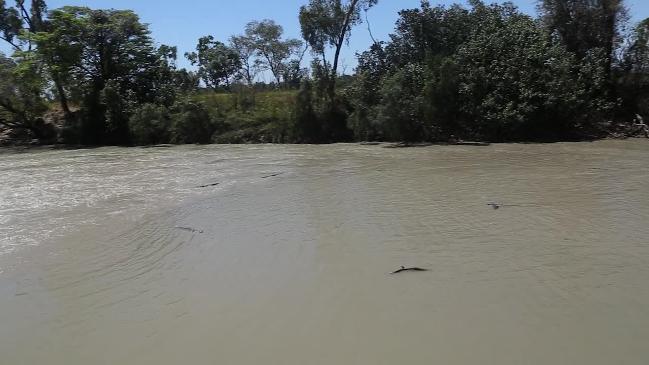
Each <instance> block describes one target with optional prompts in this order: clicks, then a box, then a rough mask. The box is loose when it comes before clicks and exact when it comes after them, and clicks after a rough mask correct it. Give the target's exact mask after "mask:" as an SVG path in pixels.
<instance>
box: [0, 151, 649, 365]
mask: <svg viewBox="0 0 649 365" xmlns="http://www.w3.org/2000/svg"><path fill="white" fill-rule="evenodd" d="M648 158H649V144H648V143H646V142H645V141H627V142H617V141H605V142H597V143H583V144H551V145H494V146H490V147H458V146H453V147H441V146H436V147H426V148H413V149H386V148H382V147H380V146H356V145H334V146H206V147H198V146H191V147H175V148H171V149H116V148H106V149H96V150H82V151H40V152H32V153H24V154H15V153H8V152H5V153H2V154H0V169H1V170H2V171H3V172H2V175H1V176H0V323H1V324H2V325H1V326H0V354H2V355H1V358H2V361H1V363H2V364H5V363H6V364H39V363H47V364H66V365H67V364H103V363H105V364H178V363H196V364H203V363H219V364H262V363H263V364H336V363H339V364H394V363H403V362H419V363H427V364H433V363H435V364H437V363H439V364H589V365H590V364H618V363H624V364H645V363H646V360H647V359H648V358H649V348H647V346H646V344H647V342H648V341H649V286H647V282H649V247H648V245H649V244H648V243H647V242H648V241H647V239H646V238H647V237H649V226H648V225H647V222H649V196H648V195H647V191H649V189H648V188H649V163H648V162H647V161H648ZM215 184H218V185H215ZM489 202H497V203H501V204H503V206H502V207H501V208H500V209H493V208H491V207H490V206H488V205H487V203H489ZM401 265H406V266H408V265H412V266H419V267H424V268H427V269H429V270H430V271H427V272H421V273H403V274H399V275H389V272H390V271H393V270H395V269H397V268H399V267H400V266H401Z"/></svg>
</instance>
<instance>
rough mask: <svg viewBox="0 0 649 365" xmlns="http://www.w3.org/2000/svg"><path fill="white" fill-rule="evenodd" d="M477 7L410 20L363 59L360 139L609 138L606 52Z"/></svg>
mask: <svg viewBox="0 0 649 365" xmlns="http://www.w3.org/2000/svg"><path fill="white" fill-rule="evenodd" d="M471 5H472V6H471V8H470V9H464V8H462V7H460V6H458V5H455V6H452V7H450V8H445V7H442V6H438V7H431V6H430V5H429V4H428V2H423V3H422V7H421V8H420V9H413V10H407V11H403V12H402V13H401V17H400V19H399V21H398V23H397V28H396V30H395V34H393V35H392V36H391V42H389V43H387V44H375V45H374V46H373V47H372V48H371V49H370V50H369V51H367V52H365V53H363V54H361V55H360V57H359V68H358V70H357V78H356V85H355V87H353V88H352V93H351V95H352V103H353V105H354V109H355V110H354V112H353V114H352V117H351V119H350V126H351V127H352V128H353V129H354V132H355V134H356V136H357V138H383V139H389V140H403V141H413V140H446V139H449V138H451V137H453V136H454V137H459V138H466V139H481V140H490V141H512V140H557V139H572V138H583V137H589V136H597V135H601V133H602V132H603V131H602V129H601V127H602V125H603V123H604V122H605V121H607V120H608V119H610V118H613V117H614V116H615V112H616V110H617V111H618V113H619V108H618V109H616V106H617V105H618V101H617V100H616V99H615V97H614V95H611V93H610V92H609V85H608V83H609V82H610V79H609V78H608V72H607V69H606V67H607V54H606V53H604V51H603V49H601V48H594V49H591V50H590V51H589V52H587V53H586V55H585V56H584V57H583V58H579V57H578V56H577V54H575V53H573V52H570V51H569V50H568V49H567V47H566V46H565V45H564V44H563V43H562V42H561V41H560V39H557V38H554V37H553V36H552V34H550V33H548V30H546V29H545V28H544V27H543V24H542V23H541V22H539V21H537V20H535V19H532V18H531V17H529V16H528V15H525V14H522V13H520V12H519V11H518V10H517V9H516V8H515V7H514V6H513V5H511V4H505V5H484V4H483V3H482V2H480V1H472V2H471ZM593 11H594V10H593ZM637 38H639V39H640V38H642V36H638V37H637ZM644 43H645V44H646V41H645V42H644ZM637 48H638V47H636V49H637ZM636 58H637V57H636ZM636 63H637V62H636Z"/></svg>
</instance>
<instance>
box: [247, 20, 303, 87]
mask: <svg viewBox="0 0 649 365" xmlns="http://www.w3.org/2000/svg"><path fill="white" fill-rule="evenodd" d="M283 33H284V28H282V26H281V25H278V24H277V23H275V22H274V21H273V20H269V19H264V20H262V21H260V22H259V21H253V22H250V23H248V25H246V37H247V38H248V39H249V40H250V42H251V44H252V46H253V47H254V49H255V50H256V52H257V55H258V56H259V57H261V59H260V60H259V61H260V67H263V68H264V69H267V70H270V72H271V73H272V74H273V76H274V77H275V82H276V83H277V85H280V84H281V83H282V78H283V77H284V81H287V80H286V76H287V72H290V70H289V68H290V67H291V66H290V65H289V61H288V60H289V58H290V57H291V55H293V54H295V53H296V52H297V51H298V50H299V49H300V48H301V47H302V41H300V40H299V39H286V40H283V39H282V35H283ZM300 61H301V60H300ZM292 67H293V68H295V67H296V66H295V64H293V66H292ZM297 69H298V70H300V62H299V61H298V62H297ZM289 75H290V74H289Z"/></svg>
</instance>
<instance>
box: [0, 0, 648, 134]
mask: <svg viewBox="0 0 649 365" xmlns="http://www.w3.org/2000/svg"><path fill="white" fill-rule="evenodd" d="M377 1H378V0H346V1H343V0H309V1H308V2H307V3H306V4H305V5H304V6H302V7H301V8H300V9H299V13H298V17H299V22H300V25H301V33H302V34H301V35H302V39H301V40H300V39H292V38H286V37H285V36H284V31H283V28H282V26H281V25H279V24H276V23H275V22H274V21H272V20H268V19H265V20H261V21H251V22H250V23H248V24H247V25H246V27H245V29H244V30H243V31H242V33H241V34H237V35H233V36H232V37H230V38H229V39H227V40H224V41H220V40H217V39H216V38H215V37H214V36H212V35H206V36H204V37H201V38H200V39H199V40H198V41H197V45H196V49H195V51H193V52H188V53H186V54H185V55H184V56H185V57H186V58H187V59H188V61H189V62H190V63H191V64H192V65H193V66H194V69H193V70H186V69H183V68H179V67H178V66H177V58H178V55H177V53H178V52H177V48H176V47H173V46H168V45H156V44H155V42H154V40H153V38H152V36H151V33H150V31H149V29H148V26H147V25H146V24H143V23H142V22H141V21H140V19H139V17H138V16H137V14H135V13H134V12H132V11H129V10H114V9H90V8H87V7H73V6H66V7H62V8H58V9H53V10H49V9H48V8H47V5H46V3H45V1H44V0H32V1H31V2H27V1H25V0H17V1H15V4H13V5H11V6H10V5H9V4H8V3H7V2H6V1H5V0H0V40H1V41H4V42H5V43H6V44H8V45H9V46H10V47H11V48H12V49H13V50H12V54H11V55H3V54H0V133H4V134H5V135H9V136H13V137H15V138H23V139H28V140H31V139H36V140H39V141H41V142H43V143H52V142H57V143H66V144H82V145H146V144H160V143H179V144H180V143H212V142H217V143H229V142H291V143H294V142H297V143H328V142H338V141H374V140H382V141H404V142H417V141H448V140H457V139H465V140H484V141H494V142H499V141H550V140H577V139H585V138H600V137H606V136H610V135H612V134H613V135H628V134H632V133H633V132H634V131H635V130H636V129H637V127H638V126H641V125H642V122H641V121H642V118H643V117H645V116H647V115H649V110H648V108H649V104H648V103H647V102H648V101H649V77H648V76H649V19H648V20H645V21H642V22H640V23H639V24H636V25H633V24H631V22H630V18H629V15H628V14H629V11H628V9H627V8H626V6H625V3H624V1H622V0H542V1H539V2H538V16H537V17H532V16H530V15H527V14H524V13H522V12H520V11H519V10H518V9H517V8H516V7H515V6H514V5H513V4H511V3H503V4H486V3H484V2H482V1H479V0H471V1H469V5H468V6H467V7H465V6H462V5H458V4H456V5H451V6H448V7H447V6H433V5H431V4H430V2H429V1H426V0H424V1H422V3H421V6H420V7H418V8H415V9H406V10H403V11H401V12H400V13H399V18H398V21H397V23H396V25H395V29H394V31H393V33H392V34H391V35H390V37H389V39H388V40H386V41H376V40H375V41H374V42H373V44H372V45H371V47H370V48H369V49H368V50H366V51H364V52H362V53H359V54H358V55H357V58H358V67H357V68H356V70H355V72H354V73H353V74H352V75H341V73H340V67H341V65H340V55H341V51H342V49H343V48H344V46H345V44H346V43H347V42H348V40H349V38H350V37H351V35H352V30H353V29H354V28H355V27H356V26H358V25H359V24H360V23H362V22H363V15H366V13H367V12H368V11H369V10H371V8H372V7H373V6H374V5H376V4H377ZM368 29H369V26H368ZM307 52H310V53H311V55H312V56H313V57H312V61H311V64H310V65H308V66H309V67H306V65H304V60H305V56H306V54H307ZM260 75H268V76H271V77H272V81H271V82H269V83H264V82H260ZM2 131H4V132H2Z"/></svg>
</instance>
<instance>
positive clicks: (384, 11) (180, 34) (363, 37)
mask: <svg viewBox="0 0 649 365" xmlns="http://www.w3.org/2000/svg"><path fill="white" fill-rule="evenodd" d="M307 2H308V0H229V1H226V0H187V1H178V0H49V1H47V3H48V5H49V7H50V8H51V9H53V8H57V7H60V6H63V5H82V6H88V7H92V8H115V9H132V10H134V11H135V12H137V13H138V14H139V15H140V17H141V19H142V21H143V22H145V23H149V24H150V28H151V30H152V32H153V36H154V38H155V40H156V42H158V43H164V44H168V45H175V46H178V51H179V52H178V53H179V56H182V55H183V54H184V53H185V52H187V51H191V50H193V48H194V47H195V44H196V41H197V39H198V38H199V37H201V36H204V35H208V34H211V35H214V36H215V37H216V38H217V39H219V40H221V41H226V40H227V39H228V38H229V37H230V36H231V35H233V34H237V33H241V32H242V31H243V28H244V26H245V24H246V23H247V22H249V21H251V20H260V19H265V18H268V19H273V20H275V21H276V22H277V23H279V24H281V25H282V26H284V29H285V34H286V35H287V36H290V37H295V38H300V26H299V22H298V11H299V8H300V6H301V5H304V4H306V3H307ZM454 2H460V3H464V1H457V0H455V1H453V0H443V1H435V0H431V3H432V4H451V3H454ZM486 2H490V1H486ZM513 2H514V3H515V4H516V5H518V6H519V8H520V9H521V10H522V11H524V12H526V13H530V14H534V13H535V4H536V0H515V1H513ZM419 4H420V0H379V4H378V5H377V6H376V7H374V8H373V9H372V10H370V13H369V19H370V23H371V25H372V32H373V34H374V36H375V38H377V39H379V40H383V39H387V36H388V34H389V33H390V32H391V31H392V29H393V28H394V22H395V21H396V19H397V16H398V15H397V13H398V11H399V10H401V9H405V8H414V7H418V6H419ZM627 4H628V6H629V7H630V8H631V15H632V17H633V19H634V20H635V21H638V20H642V19H644V18H647V17H649V1H647V0H627ZM370 44H371V39H370V37H369V34H368V31H367V28H366V27H365V25H361V26H359V27H358V28H356V29H355V30H354V32H353V34H352V39H351V42H350V44H349V47H348V48H347V49H346V50H345V52H344V53H343V55H342V61H343V64H344V65H346V67H347V72H351V71H352V68H353V67H354V66H355V64H356V62H355V56H354V55H355V53H356V51H362V50H365V49H367V48H368V47H369V45H370ZM1 49H3V50H5V51H6V50H7V48H6V47H4V45H3V46H2V48H1ZM180 65H181V66H187V62H185V61H181V62H180Z"/></svg>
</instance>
